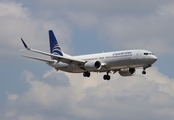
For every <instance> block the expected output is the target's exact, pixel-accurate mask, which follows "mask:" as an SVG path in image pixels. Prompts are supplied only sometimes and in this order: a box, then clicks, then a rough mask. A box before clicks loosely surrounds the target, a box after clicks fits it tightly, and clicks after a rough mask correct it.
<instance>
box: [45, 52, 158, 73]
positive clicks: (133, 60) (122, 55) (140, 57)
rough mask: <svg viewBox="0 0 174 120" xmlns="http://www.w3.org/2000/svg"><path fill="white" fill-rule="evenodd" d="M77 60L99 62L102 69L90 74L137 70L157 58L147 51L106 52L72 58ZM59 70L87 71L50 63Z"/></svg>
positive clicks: (67, 65) (70, 65)
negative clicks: (126, 69)
mask: <svg viewBox="0 0 174 120" xmlns="http://www.w3.org/2000/svg"><path fill="white" fill-rule="evenodd" d="M71 58H73V59H76V60H84V61H86V62H93V61H99V62H100V63H102V67H101V69H99V70H91V71H89V70H88V72H106V71H119V70H121V69H125V68H136V67H144V66H147V65H152V64H153V63H154V62H155V61H156V60H157V57H156V56H155V55H153V53H152V52H150V51H147V50H125V51H115V52H106V53H98V54H89V55H79V56H71ZM48 65H50V66H52V67H54V68H55V69H57V70H62V71H66V72H71V73H82V72H84V71H86V70H85V69H82V68H80V67H78V66H76V65H74V64H67V63H63V62H55V63H48Z"/></svg>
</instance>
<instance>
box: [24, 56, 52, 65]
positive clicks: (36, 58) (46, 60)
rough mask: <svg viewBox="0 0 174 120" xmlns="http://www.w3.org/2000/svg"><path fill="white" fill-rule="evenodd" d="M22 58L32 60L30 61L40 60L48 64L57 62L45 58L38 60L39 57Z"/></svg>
mask: <svg viewBox="0 0 174 120" xmlns="http://www.w3.org/2000/svg"><path fill="white" fill-rule="evenodd" d="M22 57H26V58H30V59H34V60H39V61H43V62H47V63H54V62H55V60H48V59H43V58H38V57H33V56H26V55H22Z"/></svg>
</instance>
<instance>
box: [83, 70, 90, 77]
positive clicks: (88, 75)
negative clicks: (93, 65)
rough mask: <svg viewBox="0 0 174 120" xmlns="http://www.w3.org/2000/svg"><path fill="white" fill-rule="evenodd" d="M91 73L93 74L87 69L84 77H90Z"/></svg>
mask: <svg viewBox="0 0 174 120" xmlns="http://www.w3.org/2000/svg"><path fill="white" fill-rule="evenodd" d="M90 75H91V74H90V72H88V71H86V72H84V73H83V76H84V77H90Z"/></svg>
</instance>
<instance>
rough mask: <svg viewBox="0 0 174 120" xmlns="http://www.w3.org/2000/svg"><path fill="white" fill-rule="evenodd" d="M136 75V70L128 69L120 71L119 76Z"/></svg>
mask: <svg viewBox="0 0 174 120" xmlns="http://www.w3.org/2000/svg"><path fill="white" fill-rule="evenodd" d="M134 73H135V68H126V69H121V70H120V71H119V74H120V75H121V76H132V75H134Z"/></svg>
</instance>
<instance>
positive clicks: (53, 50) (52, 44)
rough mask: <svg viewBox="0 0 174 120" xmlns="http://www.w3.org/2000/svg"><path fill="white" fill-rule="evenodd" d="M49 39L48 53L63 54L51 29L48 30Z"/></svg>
mask: <svg viewBox="0 0 174 120" xmlns="http://www.w3.org/2000/svg"><path fill="white" fill-rule="evenodd" d="M49 40H50V53H52V54H55V55H60V56H63V52H62V50H61V47H60V46H59V44H58V42H57V39H56V37H55V35H54V33H53V31H52V30H50V31H49Z"/></svg>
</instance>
